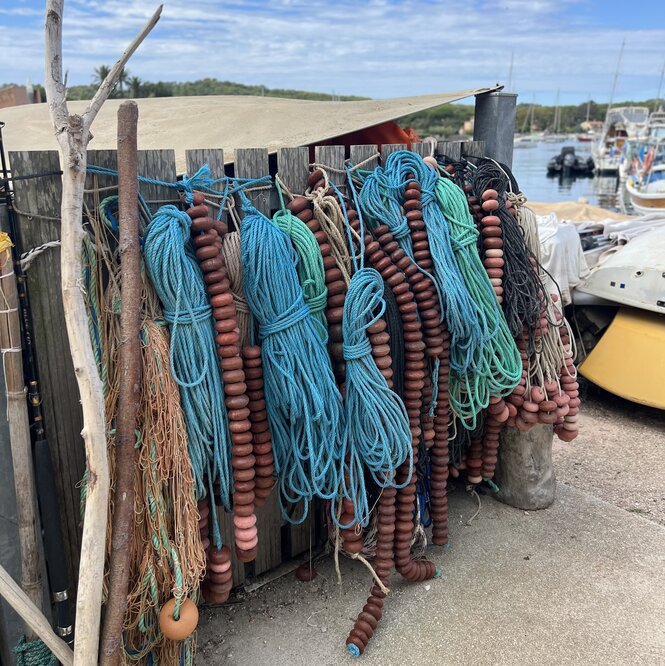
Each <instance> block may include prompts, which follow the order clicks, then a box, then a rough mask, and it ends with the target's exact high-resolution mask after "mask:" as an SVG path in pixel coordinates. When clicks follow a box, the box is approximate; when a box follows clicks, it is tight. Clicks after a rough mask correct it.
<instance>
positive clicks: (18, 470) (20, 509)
mask: <svg viewBox="0 0 665 666" xmlns="http://www.w3.org/2000/svg"><path fill="white" fill-rule="evenodd" d="M0 244H2V245H3V246H4V247H2V248H0V351H1V352H2V365H3V372H4V376H5V391H6V394H7V415H6V416H7V420H8V421H9V439H10V444H11V451H12V467H13V470H14V487H15V489H16V514H17V517H18V537H19V544H20V548H21V588H22V589H23V591H24V592H25V593H26V595H27V596H28V598H29V599H30V601H31V602H32V603H33V604H34V605H35V606H36V607H37V608H39V609H41V608H42V586H41V580H40V578H41V577H40V569H39V547H38V541H37V529H36V523H37V521H36V516H37V500H36V495H35V479H34V475H33V467H32V451H31V442H30V421H29V419H28V406H27V402H26V387H25V381H24V378H23V357H22V349H21V327H20V322H19V313H18V293H17V290H16V279H15V276H14V264H13V261H12V253H11V241H10V240H9V236H8V235H7V234H4V233H3V234H0ZM26 638H27V639H28V640H33V639H34V638H35V636H34V634H32V633H31V631H27V633H26Z"/></svg>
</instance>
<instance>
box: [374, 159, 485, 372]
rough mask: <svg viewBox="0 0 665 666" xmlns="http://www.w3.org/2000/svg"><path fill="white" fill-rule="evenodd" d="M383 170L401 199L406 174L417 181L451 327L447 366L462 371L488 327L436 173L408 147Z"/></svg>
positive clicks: (437, 281) (471, 360)
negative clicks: (456, 247)
mask: <svg viewBox="0 0 665 666" xmlns="http://www.w3.org/2000/svg"><path fill="white" fill-rule="evenodd" d="M385 171H386V175H387V178H388V182H389V183H390V187H391V192H392V193H393V196H399V198H400V200H401V199H402V195H403V193H404V191H405V190H406V189H408V183H409V180H408V178H407V176H408V174H413V175H414V176H415V178H416V180H417V181H418V182H419V183H420V187H421V190H422V194H421V202H422V213H423V222H424V223H425V227H426V229H427V236H428V240H429V249H430V255H431V257H432V263H433V265H434V276H433V277H434V282H435V284H436V285H437V287H438V290H439V294H440V297H441V298H442V309H441V313H442V316H443V319H444V320H445V322H446V326H447V328H448V330H449V331H450V367H451V369H453V370H456V371H458V372H465V371H466V370H467V369H468V368H469V367H470V366H471V365H472V364H473V363H474V361H475V360H476V359H477V358H478V356H479V352H480V351H481V350H482V346H483V344H484V342H485V339H486V338H487V336H488V331H486V330H484V329H483V324H482V322H481V321H479V318H478V308H477V306H476V304H475V303H474V301H473V299H472V298H471V294H470V293H469V290H468V288H467V285H466V283H465V282H464V278H463V277H462V275H461V273H460V269H459V265H458V263H457V258H456V257H455V254H454V252H453V249H452V243H451V238H450V231H449V226H448V222H447V221H446V218H445V217H444V215H443V212H442V211H441V208H440V207H439V205H438V203H437V201H436V198H435V189H434V188H435V185H436V182H437V180H438V175H437V174H436V173H435V172H434V170H433V169H432V168H431V167H430V166H429V165H428V164H426V163H425V161H424V160H423V158H422V157H420V155H417V154H416V153H412V152H410V151H408V150H398V151H397V152H394V153H391V154H390V155H389V156H388V159H387V160H386V165H385ZM405 223H406V221H405Z"/></svg>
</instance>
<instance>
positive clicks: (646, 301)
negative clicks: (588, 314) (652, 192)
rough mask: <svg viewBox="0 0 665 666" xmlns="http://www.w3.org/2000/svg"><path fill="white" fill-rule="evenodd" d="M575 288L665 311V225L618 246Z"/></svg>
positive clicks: (645, 307)
mask: <svg viewBox="0 0 665 666" xmlns="http://www.w3.org/2000/svg"><path fill="white" fill-rule="evenodd" d="M649 212H653V209H651V210H650V211H649ZM576 289H577V291H581V292H584V293H587V294H591V295H593V296H597V297H598V298H603V299H606V300H608V301H614V302H615V303H619V304H621V305H630V306H632V307H636V308H641V309H643V310H651V311H652V312H661V313H665V227H660V228H656V229H653V230H652V231H647V232H645V233H643V234H641V235H640V236H637V237H636V238H633V239H632V240H631V241H630V243H628V244H627V245H622V246H619V247H618V248H617V251H616V252H615V253H614V254H612V255H611V256H609V257H608V258H607V259H605V260H604V261H602V262H601V263H600V264H599V265H598V266H597V267H596V268H595V269H594V270H593V272H592V273H591V274H590V275H588V276H587V277H586V278H584V279H583V280H582V282H581V283H580V284H579V285H577V287H576Z"/></svg>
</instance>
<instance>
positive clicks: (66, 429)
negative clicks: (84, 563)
mask: <svg viewBox="0 0 665 666" xmlns="http://www.w3.org/2000/svg"><path fill="white" fill-rule="evenodd" d="M9 159H10V163H11V168H12V171H13V174H14V175H15V176H30V175H34V174H44V173H52V172H57V171H59V170H60V161H59V157H58V153H56V152H55V151H44V152H12V153H10V154H9ZM14 191H15V195H16V212H17V214H18V221H19V228H20V238H19V242H20V243H21V246H22V249H23V250H24V251H25V250H29V249H30V248H34V247H37V246H39V245H42V244H44V243H46V242H48V241H53V240H59V238H60V222H59V219H58V218H59V216H60V199H61V193H62V184H61V178H60V176H43V177H39V178H35V179H29V180H17V181H15V183H14ZM24 213H30V214H32V215H33V216H32V217H31V216H29V215H25V214H24ZM47 218H55V219H47ZM27 282H28V290H29V293H30V301H31V307H32V318H33V324H34V340H35V351H36V357H37V363H38V366H39V373H40V379H41V390H42V400H43V410H44V420H45V429H46V433H47V437H48V441H49V446H50V448H51V451H52V457H53V467H54V474H55V482H56V487H57V492H58V501H59V503H60V508H61V527H62V531H63V537H64V539H63V540H64V543H65V551H66V557H67V560H68V568H69V579H70V581H71V583H72V585H73V586H74V587H75V585H76V580H77V578H78V567H79V554H80V546H81V530H80V522H81V518H80V490H79V484H80V481H81V478H82V476H83V471H84V469H85V453H84V446H83V439H82V438H81V429H82V427H83V420H82V415H81V408H80V404H79V392H78V386H77V383H76V377H75V375H74V368H73V365H72V360H71V356H70V353H69V341H68V338H67V330H66V328H65V316H64V310H63V306H62V297H61V292H60V248H51V249H48V250H46V251H45V252H44V253H42V254H41V255H40V256H39V257H37V259H36V260H35V261H34V262H33V263H32V265H31V266H30V268H29V270H28V280H27Z"/></svg>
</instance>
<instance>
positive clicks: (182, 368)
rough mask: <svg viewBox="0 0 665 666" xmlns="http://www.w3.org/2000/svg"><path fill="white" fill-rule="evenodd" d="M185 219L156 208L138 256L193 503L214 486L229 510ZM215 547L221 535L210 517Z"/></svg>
mask: <svg viewBox="0 0 665 666" xmlns="http://www.w3.org/2000/svg"><path fill="white" fill-rule="evenodd" d="M190 226H191V219H190V218H189V216H188V215H187V214H186V213H184V212H182V211H180V210H178V209H177V208H176V207H175V206H162V207H161V208H160V209H159V210H158V211H157V213H156V214H155V215H154V217H153V219H152V222H151V223H150V225H149V226H148V233H147V235H146V238H145V244H144V256H145V263H146V267H147V270H148V274H149V276H150V279H151V281H152V283H153V285H154V287H155V291H156V292H157V295H158V296H159V299H160V301H161V302H162V306H163V311H164V319H165V320H166V321H167V322H168V324H169V327H170V330H171V347H170V351H169V356H170V364H171V374H172V375H173V378H174V379H175V381H176V382H177V384H178V386H179V387H180V399H181V403H182V409H183V414H184V416H185V423H186V426H187V436H188V450H189V456H190V459H191V462H192V469H193V472H194V480H195V483H196V493H197V497H199V498H200V497H204V496H205V495H206V492H207V490H206V488H205V485H204V478H205V477H206V476H207V478H208V483H209V486H210V488H209V490H211V489H212V484H213V483H214V482H216V481H217V482H219V485H220V495H221V499H222V503H223V504H224V506H225V507H226V508H227V509H228V508H230V496H231V493H232V490H233V485H232V484H233V481H232V475H231V443H230V442H231V438H230V434H229V429H228V417H227V413H226V409H225V407H224V391H223V384H222V378H221V375H220V372H219V369H218V367H217V355H216V352H215V340H214V329H213V319H212V308H211V307H210V303H209V301H208V296H207V294H206V291H205V285H204V282H203V274H202V273H201V269H200V268H199V264H198V262H197V260H196V256H195V255H194V253H193V251H192V248H191V245H190V242H189V238H190ZM212 514H213V533H214V534H213V536H214V539H215V545H216V546H217V547H218V548H220V547H221V535H220V534H219V526H218V524H217V519H216V512H215V511H213V512H212Z"/></svg>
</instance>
